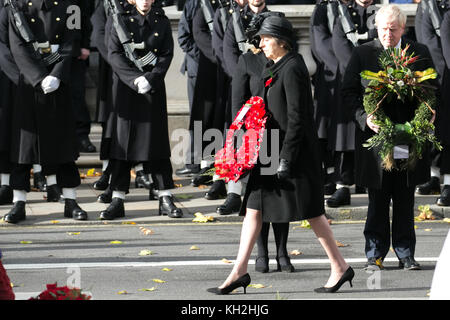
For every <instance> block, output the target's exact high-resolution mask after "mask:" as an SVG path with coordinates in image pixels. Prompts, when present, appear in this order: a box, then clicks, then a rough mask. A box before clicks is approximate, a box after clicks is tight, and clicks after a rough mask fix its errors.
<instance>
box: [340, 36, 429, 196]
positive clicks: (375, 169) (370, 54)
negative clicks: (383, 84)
mask: <svg viewBox="0 0 450 320" xmlns="http://www.w3.org/2000/svg"><path fill="white" fill-rule="evenodd" d="M408 43H409V44H410V47H409V49H408V54H411V53H412V52H415V54H416V55H418V56H420V57H421V58H420V59H418V60H417V61H416V62H415V63H414V64H413V65H412V66H411V68H412V69H413V70H420V71H423V70H426V69H427V68H430V67H433V61H432V60H431V56H430V53H429V51H428V49H427V48H426V47H425V46H424V45H422V44H419V43H416V42H412V41H408V40H406V39H402V44H401V46H402V48H404V47H405V46H406V45H407V44H408ZM383 50H384V48H383V46H382V45H381V43H380V41H379V40H374V41H372V42H369V43H366V44H364V45H361V46H359V47H357V48H355V49H354V51H353V53H352V56H351V59H350V62H349V64H348V67H347V71H346V73H345V77H344V83H343V88H342V94H343V99H344V104H345V106H346V107H347V108H349V110H351V111H350V112H351V113H352V114H353V115H354V119H355V124H356V141H355V146H356V150H355V157H356V158H355V178H356V181H355V183H356V184H357V185H360V186H365V187H368V188H375V189H380V188H381V183H382V176H383V169H382V166H381V157H380V156H379V154H378V152H379V148H371V149H368V148H366V147H363V143H365V142H366V141H367V139H369V138H370V137H372V136H373V135H374V134H375V132H373V131H372V130H371V129H370V128H369V127H368V126H367V124H366V120H367V114H366V112H365V111H364V106H363V102H362V101H363V93H364V90H365V87H366V86H367V85H368V81H367V80H362V79H361V76H360V73H361V72H362V71H363V70H370V71H373V72H378V71H380V65H379V61H378V57H379V55H380V53H381V52H382V51H383ZM382 107H383V108H384V110H385V112H386V114H387V115H388V116H389V117H390V118H391V120H392V121H394V122H395V123H404V122H406V121H410V120H411V119H412V118H413V117H414V106H411V105H410V104H401V103H398V102H396V101H394V102H391V103H386V104H383V106H382ZM407 174H408V186H415V185H417V184H420V183H424V182H426V181H428V180H429V178H430V163H429V157H428V154H424V155H423V157H422V159H420V160H419V161H418V162H417V165H416V168H415V169H414V170H409V171H408V173H407Z"/></svg>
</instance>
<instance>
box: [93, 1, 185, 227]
mask: <svg viewBox="0 0 450 320" xmlns="http://www.w3.org/2000/svg"><path fill="white" fill-rule="evenodd" d="M135 3H136V4H135V8H133V9H132V10H130V13H129V14H127V15H124V16H123V17H124V22H125V26H126V28H127V31H128V32H130V34H131V35H133V41H134V44H136V45H138V48H136V49H135V50H134V53H135V54H136V58H138V59H141V58H142V57H146V56H147V57H148V56H149V55H150V53H152V54H153V55H154V56H156V63H155V64H154V65H153V64H152V63H149V64H145V65H143V66H142V70H140V69H139V68H138V67H137V66H136V64H135V63H134V62H133V61H131V60H130V59H129V58H128V57H127V55H126V53H125V49H124V46H123V45H122V43H121V41H120V39H119V36H118V32H117V31H116V29H115V27H112V28H111V35H110V37H109V39H108V60H109V62H110V64H111V67H112V68H113V71H114V77H113V103H114V107H113V113H114V114H113V121H112V126H111V129H112V133H111V146H110V159H111V161H114V163H113V166H112V175H111V189H112V190H113V194H112V202H111V204H110V205H109V207H108V208H107V209H106V210H105V211H102V212H101V213H100V218H101V219H105V220H112V219H115V218H118V217H123V216H124V215H125V210H124V205H123V200H124V198H125V194H126V193H127V192H128V189H129V185H130V169H131V167H132V166H134V165H135V164H137V163H144V167H146V168H144V170H145V171H146V172H151V173H152V177H153V180H154V183H155V186H156V188H157V190H159V214H160V215H168V216H169V217H171V218H179V217H181V216H182V211H181V210H180V209H178V208H177V207H176V206H175V204H174V203H173V198H172V194H171V192H170V190H169V189H172V188H174V183H173V180H172V166H171V163H170V145H169V132H168V123H167V101H166V88H165V83H164V77H165V75H166V73H167V70H168V69H169V66H170V63H171V61H172V58H173V39H172V30H171V27H170V21H169V19H168V18H167V17H166V16H165V14H164V11H163V10H162V9H160V8H152V4H153V0H136V1H135ZM154 61H155V60H154Z"/></svg>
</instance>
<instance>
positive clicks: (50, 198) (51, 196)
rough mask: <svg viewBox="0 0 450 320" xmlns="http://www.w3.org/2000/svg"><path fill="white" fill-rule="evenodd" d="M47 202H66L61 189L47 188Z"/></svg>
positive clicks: (53, 186) (54, 186)
mask: <svg viewBox="0 0 450 320" xmlns="http://www.w3.org/2000/svg"><path fill="white" fill-rule="evenodd" d="M47 202H61V203H63V202H64V197H63V195H62V192H61V188H60V187H58V185H56V184H53V185H51V186H47Z"/></svg>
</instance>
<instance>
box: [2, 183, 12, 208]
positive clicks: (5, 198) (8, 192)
mask: <svg viewBox="0 0 450 320" xmlns="http://www.w3.org/2000/svg"><path fill="white" fill-rule="evenodd" d="M12 201H13V190H12V188H11V187H10V186H6V185H3V186H1V187H0V205H2V204H11V203H12Z"/></svg>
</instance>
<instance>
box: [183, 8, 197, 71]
mask: <svg viewBox="0 0 450 320" xmlns="http://www.w3.org/2000/svg"><path fill="white" fill-rule="evenodd" d="M197 7H198V0H188V1H186V3H185V5H184V8H183V13H182V14H181V17H180V22H179V23H178V44H179V45H180V48H181V50H183V52H184V53H185V57H184V60H183V64H182V65H181V70H180V71H181V73H182V74H184V73H185V72H187V73H188V76H190V77H195V76H197V71H198V60H199V54H200V53H199V49H198V47H197V44H196V43H195V41H194V34H193V30H192V21H193V19H194V15H195V13H196V12H197Z"/></svg>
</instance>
